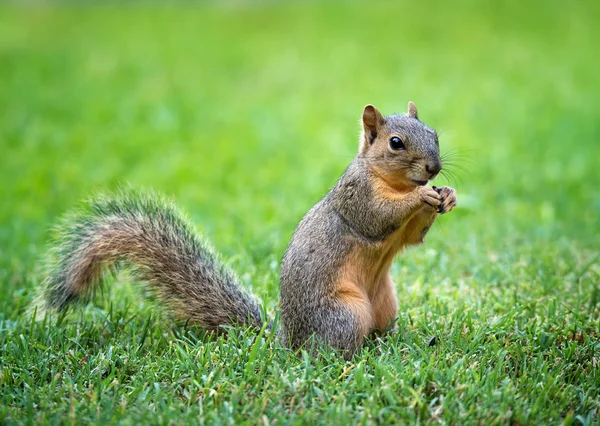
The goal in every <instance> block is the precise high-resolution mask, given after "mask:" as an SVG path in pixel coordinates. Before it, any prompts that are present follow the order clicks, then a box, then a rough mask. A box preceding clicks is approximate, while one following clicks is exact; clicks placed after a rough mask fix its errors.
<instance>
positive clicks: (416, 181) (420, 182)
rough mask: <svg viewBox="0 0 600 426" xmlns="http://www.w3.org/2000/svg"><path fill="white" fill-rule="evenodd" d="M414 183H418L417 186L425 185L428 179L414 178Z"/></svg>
mask: <svg viewBox="0 0 600 426" xmlns="http://www.w3.org/2000/svg"><path fill="white" fill-rule="evenodd" d="M412 181H413V183H414V184H416V185H417V186H423V185H427V181H426V180H415V179H413V180H412Z"/></svg>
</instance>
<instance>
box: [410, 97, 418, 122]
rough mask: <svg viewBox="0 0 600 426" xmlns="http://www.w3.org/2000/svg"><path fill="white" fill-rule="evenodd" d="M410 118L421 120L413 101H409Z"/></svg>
mask: <svg viewBox="0 0 600 426" xmlns="http://www.w3.org/2000/svg"><path fill="white" fill-rule="evenodd" d="M408 116H409V117H412V118H416V119H417V120H418V119H419V112H418V111H417V106H416V105H415V104H414V102H413V101H408Z"/></svg>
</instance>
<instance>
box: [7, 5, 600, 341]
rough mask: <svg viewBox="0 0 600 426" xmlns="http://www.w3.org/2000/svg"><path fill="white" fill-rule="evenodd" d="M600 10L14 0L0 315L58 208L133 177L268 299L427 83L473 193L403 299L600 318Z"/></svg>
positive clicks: (426, 103)
mask: <svg viewBox="0 0 600 426" xmlns="http://www.w3.org/2000/svg"><path fill="white" fill-rule="evenodd" d="M599 22H600V3H599V2H594V1H574V2H568V3H565V2H560V1H506V2H479V1H457V2H444V1H435V2H409V1H401V2H368V3H367V2H364V3H363V2H335V1H332V2H316V1H313V2H244V1H241V2H238V1H232V2H223V3H216V2H215V3H212V2H210V3H202V4H192V3H188V2H181V3H178V2H174V3H167V4H162V3H157V2H152V3H144V2H131V3H126V4H120V3H105V4H98V3H94V2H89V3H87V2H86V3H81V4H80V3H76V2H73V3H45V2H40V3H27V2H23V3H20V2H17V3H10V4H3V5H0V286H1V287H0V288H1V291H0V320H2V319H5V320H8V319H10V320H17V319H19V318H21V316H22V314H23V310H24V309H25V308H26V306H27V305H28V304H29V302H30V301H31V298H32V295H33V291H32V289H33V288H34V286H35V285H36V283H37V282H38V281H39V273H38V270H37V265H38V263H39V262H38V261H39V258H40V256H41V254H42V253H43V252H44V250H45V247H44V243H45V241H46V239H47V237H48V233H47V231H48V229H49V228H50V227H51V226H52V225H53V224H54V223H55V222H56V218H57V217H58V216H60V215H61V214H62V213H64V212H65V211H67V210H69V209H71V208H72V207H73V206H75V205H76V204H77V202H78V201H79V200H81V199H82V198H86V197H89V196H91V195H93V193H94V192H95V191H102V192H105V191H111V190H114V189H115V188H118V187H119V185H124V184H128V185H131V186H133V187H136V188H140V187H142V188H152V189H156V190H158V191H161V192H164V193H166V194H168V195H170V196H172V197H173V198H174V199H175V200H176V202H177V203H178V205H179V206H180V207H181V208H182V209H183V210H185V211H187V212H188V213H189V215H190V217H191V219H192V221H193V222H194V223H195V224H197V226H198V229H199V231H201V232H202V233H203V234H204V235H206V236H207V237H208V238H209V239H210V240H211V241H213V242H214V244H215V246H216V247H217V248H218V250H219V251H221V252H223V253H224V255H225V257H226V258H227V259H228V262H229V263H230V264H231V265H232V266H233V267H234V268H235V269H236V270H237V271H239V272H240V274H241V275H242V278H243V280H244V282H245V283H246V284H247V285H249V286H250V285H251V286H252V287H253V290H254V292H256V293H257V294H258V295H259V296H260V297H262V298H263V299H264V300H265V302H266V303H267V306H268V307H269V308H274V307H275V305H276V302H277V297H278V288H277V287H278V285H277V274H278V266H277V265H278V263H279V260H280V259H281V257H282V255H283V252H284V250H285V247H286V245H287V242H288V241H289V238H290V237H291V234H292V232H293V230H294V228H295V226H296V224H297V223H298V221H299V220H300V219H301V217H302V215H303V214H304V213H305V212H306V211H307V210H308V209H309V208H310V207H311V206H312V205H313V204H314V203H315V202H317V201H318V200H319V198H320V197H321V196H323V195H324V194H325V193H326V192H327V191H328V189H329V188H330V187H331V186H332V185H333V184H334V182H335V180H336V179H337V177H339V176H340V174H341V173H342V172H343V170H344V168H345V167H346V165H347V164H348V163H349V162H350V161H351V159H352V158H353V156H354V155H355V153H356V150H357V146H358V132H359V118H360V115H361V112H362V108H363V106H364V105H365V104H367V103H373V104H374V105H376V106H377V107H378V108H379V109H380V110H381V111H382V112H383V113H384V114H389V113H392V112H398V113H403V112H404V111H405V109H406V104H407V101H409V100H412V101H414V102H415V103H416V105H417V107H418V108H419V115H420V118H421V119H422V120H423V121H424V122H425V123H426V124H428V125H429V126H431V127H434V128H436V129H437V130H438V132H439V134H440V147H441V151H442V152H448V151H451V152H452V153H454V155H455V158H454V159H453V160H452V162H453V163H454V166H453V167H452V166H448V170H449V171H452V172H453V175H454V177H455V179H456V181H445V180H444V179H438V180H437V181H436V184H437V185H443V184H449V185H451V186H454V187H456V189H457V191H458V196H459V208H457V209H456V210H455V211H453V212H452V213H451V214H449V215H447V216H443V217H440V219H439V221H438V223H437V225H436V226H435V227H434V229H433V230H432V231H431V232H430V234H429V236H428V241H427V245H426V247H425V248H419V249H416V250H411V251H410V252H409V253H408V254H407V255H406V256H404V257H402V258H401V260H400V261H399V262H398V264H397V266H396V267H395V269H394V271H395V272H394V273H395V276H396V279H397V281H398V285H399V289H400V295H399V297H400V304H401V306H403V308H402V309H404V310H405V311H411V312H419V311H420V310H421V309H422V308H423V305H422V303H424V300H426V299H423V298H422V295H423V294H434V295H436V297H437V298H439V299H438V300H440V303H443V304H444V306H447V307H448V309H452V308H456V307H457V306H466V307H467V308H468V309H472V310H474V311H476V312H478V313H479V315H480V316H481V317H482V318H489V317H491V316H493V315H495V314H501V313H505V312H507V310H510V309H511V307H513V306H516V305H517V304H518V303H520V302H519V301H521V302H522V301H529V302H532V303H533V306H534V308H532V309H533V311H531V315H532V316H533V317H536V318H538V319H539V315H542V314H540V313H539V312H537V311H536V310H535V309H536V308H535V306H536V303H539V304H540V305H545V304H547V303H549V302H550V301H552V300H554V301H559V302H560V303H561V304H564V305H561V306H564V307H565V310H564V312H563V313H564V315H563V317H565V318H566V316H567V313H568V312H571V311H570V310H577V309H580V308H581V309H583V308H582V307H583V306H585V307H586V308H585V309H588V308H587V307H588V305H589V311H587V310H586V311H585V312H586V314H585V315H588V316H589V318H590V321H591V322H590V323H589V326H590V327H591V328H590V329H591V330H593V329H596V330H597V321H598V306H597V304H596V303H597V302H595V301H594V302H593V303H592V302H590V301H593V300H597V299H594V297H595V296H594V295H597V294H598V280H599V277H600V267H599V265H598V252H599V248H600V247H599V241H598V238H599V235H598V234H599V231H600V224H599V220H598V217H599V216H600V191H599V190H598V187H597V182H598V180H599V178H600V78H599V76H600V74H599V69H600V56H599V55H598V52H599V50H598V49H599V47H600V27H599V25H598V23H599ZM405 289H407V290H406V291H405ZM423 297H424V296H423ZM131 300H134V299H133V298H131V299H129V301H130V302H131ZM523 303H525V302H523ZM542 316H543V315H542ZM565 321H566V322H565V323H564V324H567V325H568V321H567V320H565ZM561 324H562V323H561ZM564 326H565V327H566V325H564ZM578 327H580V326H578ZM594 338H595V339H597V334H596V337H594ZM596 341H597V340H596Z"/></svg>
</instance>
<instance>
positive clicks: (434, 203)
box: [418, 186, 442, 210]
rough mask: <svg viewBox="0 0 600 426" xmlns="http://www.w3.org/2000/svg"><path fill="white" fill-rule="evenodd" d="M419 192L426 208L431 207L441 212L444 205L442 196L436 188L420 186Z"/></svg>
mask: <svg viewBox="0 0 600 426" xmlns="http://www.w3.org/2000/svg"><path fill="white" fill-rule="evenodd" d="M418 192H419V198H420V199H421V201H422V202H423V203H424V204H425V205H426V206H429V207H431V208H432V209H433V210H439V208H440V205H441V204H442V196H441V195H440V194H439V193H438V192H437V191H436V190H435V189H434V188H431V187H429V186H419V187H418Z"/></svg>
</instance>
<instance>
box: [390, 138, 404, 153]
mask: <svg viewBox="0 0 600 426" xmlns="http://www.w3.org/2000/svg"><path fill="white" fill-rule="evenodd" d="M390 148H392V149H393V150H394V151H399V150H401V149H406V147H405V146H404V142H402V139H400V138H399V137H398V136H394V137H393V138H391V139H390Z"/></svg>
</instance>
